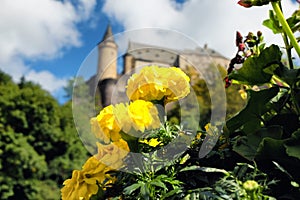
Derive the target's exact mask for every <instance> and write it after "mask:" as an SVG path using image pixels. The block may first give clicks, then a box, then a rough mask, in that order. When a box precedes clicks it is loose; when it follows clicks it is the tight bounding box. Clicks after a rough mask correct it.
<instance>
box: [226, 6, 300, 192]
mask: <svg viewBox="0 0 300 200" xmlns="http://www.w3.org/2000/svg"><path fill="white" fill-rule="evenodd" d="M266 2H267V3H269V1H266ZM253 5H255V4H253ZM272 6H273V10H271V11H270V12H269V13H270V15H269V16H270V19H268V20H265V21H264V23H263V24H264V25H265V26H267V27H268V28H270V29H271V30H272V31H273V32H274V33H275V34H277V33H281V34H282V37H283V40H284V42H285V49H286V55H287V58H288V63H287V66H286V63H285V62H283V61H282V52H281V50H280V48H279V47H278V46H277V45H275V44H272V45H271V46H269V47H265V45H264V44H262V43H261V40H259V41H258V42H257V43H256V44H255V45H251V44H249V41H248V40H247V38H246V39H245V40H242V39H241V37H238V36H240V35H239V34H238V35H237V46H238V53H237V56H236V57H235V60H234V59H233V60H234V64H235V63H238V61H240V62H239V63H242V67H241V68H240V69H234V68H231V70H230V72H229V77H228V80H227V81H230V82H232V83H236V84H241V85H244V87H245V88H247V96H248V99H247V105H246V106H245V108H244V109H243V110H241V111H240V112H239V113H237V114H236V115H235V116H234V117H232V118H231V119H229V120H228V121H227V123H226V128H227V129H226V135H227V136H228V137H229V140H230V143H231V144H232V148H233V150H234V151H235V152H236V153H238V154H239V155H241V156H243V157H244V158H246V159H247V160H249V161H254V160H255V161H256V162H257V163H258V167H259V168H260V169H262V170H264V171H266V172H267V173H268V174H269V176H270V177H273V178H276V179H279V183H278V184H277V185H278V186H274V188H277V187H280V192H279V191H277V190H276V189H275V190H274V194H275V195H276V196H278V197H285V198H295V197H299V194H300V193H299V189H298V187H295V185H297V184H298V182H299V181H300V173H299V172H298V170H296V169H297V168H298V167H300V156H299V150H300V149H299V144H300V143H299V142H300V140H299V139H300V138H299V128H300V119H299V115H300V107H299V106H300V99H299V96H300V76H299V75H300V69H299V68H295V66H294V65H295V64H294V63H293V60H292V54H291V52H292V51H291V50H292V49H293V48H294V49H295V50H296V52H297V53H298V56H299V53H300V52H298V49H299V46H298V44H297V43H296V44H295V42H294V41H295V37H294V36H293V34H292V33H293V32H296V31H298V30H299V12H298V11H296V12H295V13H294V14H293V16H292V17H290V18H288V19H287V20H285V19H284V18H283V15H282V12H281V10H280V9H278V8H280V7H281V5H280V2H272ZM252 35H253V34H252ZM260 35H261V34H260ZM258 37H259V35H257V36H255V38H258ZM241 46H242V47H243V48H241ZM274 163H277V164H274ZM278 166H283V167H282V169H285V170H284V172H287V173H291V174H293V176H292V177H291V176H284V175H283V174H281V173H279V172H278ZM281 171H283V170H281ZM294 181H295V182H296V184H294V183H295V182H294ZM288 182H290V184H286V183H288ZM279 185H280V186H279ZM275 191H276V192H275ZM291 191H292V192H291Z"/></svg>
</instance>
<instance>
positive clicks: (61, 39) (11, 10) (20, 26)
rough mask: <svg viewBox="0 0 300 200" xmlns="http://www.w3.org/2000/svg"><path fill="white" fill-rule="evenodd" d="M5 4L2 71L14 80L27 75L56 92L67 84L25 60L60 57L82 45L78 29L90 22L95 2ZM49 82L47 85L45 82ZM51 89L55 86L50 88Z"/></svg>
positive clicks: (0, 9) (23, 0) (1, 11)
mask: <svg viewBox="0 0 300 200" xmlns="http://www.w3.org/2000/svg"><path fill="white" fill-rule="evenodd" d="M71 2H74V1H69V0H67V1H57V0H14V1H11V0H2V1H1V6H0V19H1V20H0V69H2V70H3V71H5V72H7V73H9V74H10V75H11V76H12V77H13V79H14V80H18V79H19V78H20V77H21V76H22V75H25V77H26V79H27V80H32V81H36V82H38V83H40V84H41V85H42V86H43V88H45V89H48V90H49V91H51V92H54V91H55V90H57V89H58V88H59V87H61V86H62V85H63V84H64V81H63V80H61V79H59V78H56V77H55V76H54V75H53V74H50V72H47V71H42V72H36V71H34V70H32V69H30V66H26V64H25V61H26V60H41V59H43V60H45V59H52V58H55V57H59V56H61V55H62V54H63V51H64V50H65V49H68V48H71V47H79V46H80V45H82V42H81V38H80V37H81V35H80V32H79V31H78V30H77V27H76V25H77V24H78V23H79V22H82V21H84V20H87V19H88V18H89V17H90V16H91V14H92V12H93V9H94V7H95V5H96V0H77V1H75V2H76V5H75V4H74V3H73V4H72V3H71ZM43 78H46V79H47V83H45V82H44V81H43V82H41V81H40V80H43ZM49 85H52V86H51V87H49Z"/></svg>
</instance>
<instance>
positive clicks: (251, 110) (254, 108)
mask: <svg viewBox="0 0 300 200" xmlns="http://www.w3.org/2000/svg"><path fill="white" fill-rule="evenodd" d="M278 92H279V88H278V87H272V88H270V89H265V90H261V91H257V92H256V91H252V90H250V91H248V96H249V98H248V102H247V105H246V106H245V108H244V109H243V110H242V111H240V112H239V113H238V114H237V115H235V116H234V117H232V118H231V119H229V120H228V121H227V122H226V126H227V128H228V130H229V131H230V132H234V131H236V130H237V129H239V128H242V130H243V131H244V133H246V134H247V133H251V132H254V131H256V130H258V129H259V128H260V126H261V118H260V117H261V116H262V115H263V114H265V113H266V112H267V111H268V110H269V109H270V107H269V105H270V104H269V101H270V100H271V99H272V98H273V97H275V96H276V95H277V93H278Z"/></svg>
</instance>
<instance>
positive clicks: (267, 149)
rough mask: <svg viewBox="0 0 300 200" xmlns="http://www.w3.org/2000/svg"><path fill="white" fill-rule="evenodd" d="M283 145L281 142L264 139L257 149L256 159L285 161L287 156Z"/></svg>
mask: <svg viewBox="0 0 300 200" xmlns="http://www.w3.org/2000/svg"><path fill="white" fill-rule="evenodd" d="M283 144H284V141H283V140H278V139H273V138H264V139H263V140H262V142H261V143H260V145H259V147H258V149H257V156H256V158H257V159H258V160H281V161H285V160H286V159H287V155H286V153H285V148H284V146H283Z"/></svg>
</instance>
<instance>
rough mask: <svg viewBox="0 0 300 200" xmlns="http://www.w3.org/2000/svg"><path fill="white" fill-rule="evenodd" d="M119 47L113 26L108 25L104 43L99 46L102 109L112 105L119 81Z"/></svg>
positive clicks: (98, 78)
mask: <svg viewBox="0 0 300 200" xmlns="http://www.w3.org/2000/svg"><path fill="white" fill-rule="evenodd" d="M117 57H118V46H117V44H116V43H115V41H114V38H113V34H112V30H111V26H110V25H108V26H107V29H106V32H105V34H104V37H103V39H102V42H101V43H99V45H98V68H97V80H98V89H99V93H100V96H101V104H102V107H105V106H108V105H109V104H110V103H111V98H112V93H113V90H114V87H115V84H116V81H117Z"/></svg>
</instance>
